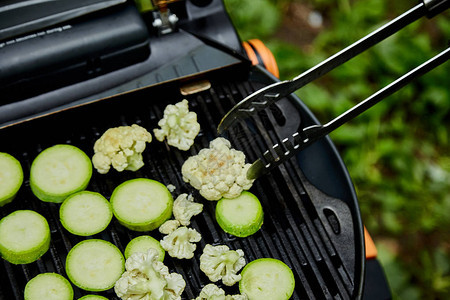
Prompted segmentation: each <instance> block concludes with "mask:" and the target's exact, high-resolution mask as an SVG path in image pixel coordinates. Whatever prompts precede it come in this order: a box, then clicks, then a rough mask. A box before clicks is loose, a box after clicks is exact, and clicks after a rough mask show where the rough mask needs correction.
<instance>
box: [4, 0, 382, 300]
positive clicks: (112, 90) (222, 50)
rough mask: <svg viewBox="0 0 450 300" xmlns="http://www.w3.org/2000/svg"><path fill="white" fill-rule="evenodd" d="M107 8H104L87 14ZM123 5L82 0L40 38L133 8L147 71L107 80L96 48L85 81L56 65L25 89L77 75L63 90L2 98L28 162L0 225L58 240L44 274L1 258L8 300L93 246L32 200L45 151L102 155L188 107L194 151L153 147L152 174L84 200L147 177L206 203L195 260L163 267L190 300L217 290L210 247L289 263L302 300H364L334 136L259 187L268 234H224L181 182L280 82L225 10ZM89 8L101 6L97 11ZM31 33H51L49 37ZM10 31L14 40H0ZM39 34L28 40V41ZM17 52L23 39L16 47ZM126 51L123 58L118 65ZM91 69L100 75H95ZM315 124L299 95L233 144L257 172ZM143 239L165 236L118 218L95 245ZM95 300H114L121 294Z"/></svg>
mask: <svg viewBox="0 0 450 300" xmlns="http://www.w3.org/2000/svg"><path fill="white" fill-rule="evenodd" d="M43 2H45V1H43ZM94 2H95V3H94ZM100 2H101V3H102V4H103V5H104V6H105V7H102V8H100V9H99V8H98V6H91V5H93V3H94V4H96V5H98V3H100ZM124 2H125V1H83V2H82V3H83V4H84V5H85V6H84V8H85V10H84V13H83V14H82V16H81V17H80V16H79V15H77V16H76V17H74V16H73V15H72V17H70V16H69V17H67V18H64V19H63V20H56V21H54V22H53V23H51V24H50V23H46V24H45V28H44V29H46V30H47V29H48V28H62V26H69V25H70V26H72V27H73V28H76V27H77V26H76V25H71V24H84V22H93V21H92V20H93V19H95V20H96V21H95V22H94V23H95V24H97V25H96V26H99V27H98V28H100V29H101V28H103V26H104V25H103V24H102V22H101V20H103V18H110V17H111V14H113V15H115V14H119V15H121V14H122V13H124V11H126V12H127V14H130V13H131V14H133V15H134V16H135V17H136V18H139V21H136V24H141V21H142V24H145V28H144V27H140V25H139V26H138V29H139V28H140V29H142V30H144V33H145V34H147V35H148V36H147V37H148V38H147V40H146V42H145V43H146V47H142V40H141V38H140V34H137V36H138V37H139V38H137V41H136V42H137V44H138V45H139V47H129V45H126V47H125V48H126V49H131V48H132V49H133V50H132V51H131V50H130V51H131V52H130V53H138V54H137V58H136V60H137V61H136V60H131V61H130V62H128V65H126V66H123V65H120V64H119V63H118V64H117V66H116V67H114V68H111V69H110V68H107V67H104V64H107V63H108V62H109V60H104V57H110V56H108V53H106V54H99V52H98V51H97V50H96V51H94V52H95V53H94V54H92V56H89V55H88V56H83V57H76V56H73V61H71V62H70V63H71V64H72V65H73V66H75V68H78V69H77V70H78V71H77V72H75V73H72V72H71V70H74V68H68V69H70V70H67V69H65V70H62V69H61V68H60V67H59V66H60V65H47V66H45V68H42V70H40V71H39V72H37V73H33V75H32V76H31V75H30V76H29V77H27V78H26V80H24V81H23V84H24V85H25V86H27V87H28V88H32V87H36V86H40V85H42V84H46V82H47V80H48V79H49V78H55V76H56V77H58V76H67V80H65V81H64V82H58V83H55V85H52V84H53V83H49V85H50V86H47V87H46V88H44V89H40V90H38V91H37V90H33V89H31V90H28V91H27V92H26V93H23V92H22V91H20V88H19V89H18V88H17V87H20V84H19V83H18V82H13V80H10V81H9V82H8V84H4V85H3V86H2V87H1V88H2V89H3V91H4V95H5V96H2V102H1V103H0V126H1V127H0V141H1V145H0V151H1V152H7V153H9V154H11V155H13V156H15V157H16V158H17V159H18V160H19V161H20V162H21V163H22V167H23V169H24V178H25V180H24V184H23V185H22V187H21V189H20V191H19V193H18V195H17V197H16V199H15V200H14V201H13V202H12V203H10V204H7V205H6V206H4V207H2V208H1V209H0V217H4V216H6V215H8V214H9V213H11V212H12V211H15V210H18V209H32V210H35V211H37V212H39V213H40V214H42V215H43V216H44V217H45V218H46V219H47V220H48V222H49V225H50V228H51V238H52V240H51V245H50V249H49V251H48V252H47V253H45V254H44V256H42V258H40V259H39V260H37V261H36V262H34V263H31V264H27V265H13V264H10V263H8V262H7V261H5V260H2V261H1V263H0V282H2V284H1V285H0V299H23V290H24V287H25V284H26V283H27V281H28V280H30V279H31V278H33V277H34V276H36V275H37V274H39V273H44V272H56V273H59V274H62V275H63V276H65V275H66V274H65V269H64V266H65V258H66V256H67V253H68V251H69V250H70V249H71V248H72V247H73V246H74V245H75V244H76V243H78V242H80V241H81V240H83V239H85V238H84V237H79V236H75V235H72V234H70V233H69V232H67V231H66V230H65V229H64V228H63V227H62V226H61V224H60V222H59V205H58V204H53V203H44V202H41V201H39V200H38V199H37V198H36V197H35V196H34V195H33V194H32V192H31V189H30V186H29V181H28V179H27V178H29V170H30V165H31V162H32V161H33V159H34V158H35V157H36V156H37V154H38V153H40V151H42V150H44V149H45V148H47V147H50V146H53V145H55V144H65V143H67V144H72V145H75V146H77V147H79V148H80V149H82V150H83V151H85V152H86V154H87V155H88V156H92V155H93V145H94V142H95V141H96V140H97V139H98V138H99V137H100V136H101V134H103V132H105V131H106V130H107V129H108V128H111V127H117V126H122V125H131V124H138V125H141V126H143V127H145V128H147V129H148V130H149V131H150V130H151V129H153V128H157V127H158V126H157V123H158V121H159V120H160V119H161V118H162V115H163V111H164V108H165V107H166V106H167V105H168V104H174V103H177V102H179V101H181V100H182V99H187V100H188V101H189V105H190V109H191V110H192V111H195V112H196V113H197V116H198V121H199V123H200V126H201V131H200V134H199V135H198V137H197V138H196V140H195V144H194V145H193V146H192V148H191V149H190V150H189V151H179V150H177V149H175V148H173V147H169V146H168V145H167V144H166V143H161V142H158V141H156V140H154V141H153V142H152V143H150V144H149V145H148V146H147V149H146V150H145V152H144V153H143V155H144V162H145V165H144V167H142V168H141V169H139V170H138V171H136V172H128V171H124V172H121V173H118V172H115V171H114V170H112V171H110V172H109V173H108V174H106V175H101V174H98V173H97V172H95V171H94V174H93V176H92V179H91V181H90V183H89V186H88V188H87V189H88V190H92V191H96V192H99V193H101V194H102V195H104V196H105V197H107V198H109V196H110V195H111V193H112V191H113V190H114V188H115V187H116V186H118V185H119V184H120V183H122V182H124V181H125V180H128V179H133V178H139V177H144V178H151V179H155V180H157V181H160V182H162V183H163V184H165V185H168V184H173V185H174V186H175V187H176V190H175V191H174V194H176V195H178V194H181V193H192V194H193V195H194V197H195V198H196V199H197V201H198V202H202V203H203V204H204V205H205V206H204V212H203V213H202V214H200V215H198V216H196V217H194V218H193V219H192V223H191V224H192V227H193V228H195V229H196V230H197V231H199V232H200V233H201V234H202V240H201V241H200V242H199V243H198V244H197V250H196V252H195V256H194V258H193V259H191V260H178V259H173V258H171V257H169V256H166V258H165V261H164V262H165V264H166V265H167V266H168V267H169V269H170V271H171V272H177V273H179V274H181V275H182V276H183V278H184V279H185V281H186V289H185V291H184V293H183V299H193V298H195V297H197V296H198V294H199V291H200V290H201V288H202V287H203V286H204V285H206V284H207V283H209V280H208V278H207V277H206V276H205V275H204V274H203V272H201V271H200V269H199V257H200V255H201V253H202V249H203V248H204V246H205V245H206V244H214V245H217V244H226V245H228V246H229V247H230V248H232V249H242V250H243V251H244V253H245V258H246V260H247V262H250V261H252V260H254V259H257V258H262V257H272V258H277V259H280V260H282V261H283V262H285V263H286V264H287V265H288V266H289V267H290V268H291V269H292V270H293V272H294V276H295V281H296V288H295V291H294V294H293V297H292V299H355V298H361V297H362V296H363V286H364V278H365V276H366V269H365V268H366V259H365V246H364V230H363V225H362V221H361V217H360V213H359V207H358V203H357V197H356V194H355V191H354V188H353V185H352V182H351V179H350V176H349V175H348V173H347V170H346V168H345V166H344V164H343V162H342V160H341V158H340V157H339V154H338V153H337V151H336V149H335V147H334V146H333V144H332V142H331V140H330V139H329V138H328V137H325V138H323V139H321V140H319V141H317V142H316V143H314V144H313V145H311V146H310V147H308V148H306V149H304V150H303V151H301V152H300V153H299V154H298V155H296V156H294V157H292V158H291V159H290V161H288V162H287V163H285V164H283V165H281V166H279V167H278V168H276V169H274V170H273V171H271V172H270V173H269V174H267V175H265V176H263V177H261V178H259V179H258V180H256V181H255V183H254V185H253V187H252V188H251V190H250V191H252V192H253V193H254V194H256V195H257V196H258V197H259V199H260V200H261V203H262V205H263V209H264V212H265V217H264V224H263V226H262V228H261V229H260V230H259V231H258V232H257V233H256V234H254V235H252V236H250V237H247V238H236V237H233V236H231V235H228V234H226V233H224V232H223V231H222V230H221V228H220V227H219V226H218V225H217V222H216V221H215V214H214V208H215V202H211V201H206V200H204V199H203V198H202V197H201V196H200V195H199V194H198V193H197V191H195V190H194V189H193V188H192V187H191V186H189V185H188V184H186V183H184V182H183V180H182V176H181V166H182V164H183V163H184V161H185V160H186V159H187V158H188V157H189V156H191V155H195V154H197V153H198V152H199V151H200V150H201V149H202V148H205V147H208V144H209V142H210V141H211V140H212V139H214V138H215V137H217V131H216V129H217V126H218V124H219V122H220V120H221V118H222V117H223V116H224V115H225V114H226V113H227V112H228V111H229V110H230V109H231V108H232V107H234V105H236V104H237V103H238V102H239V101H240V100H242V99H244V98H245V97H246V96H247V95H249V94H251V93H253V92H254V91H256V90H259V89H260V88H263V87H265V86H267V85H269V84H271V83H273V82H276V81H277V79H276V78H275V77H274V76H273V75H272V74H271V73H269V72H268V71H267V70H266V69H264V68H263V67H262V66H261V65H252V64H251V63H250V61H249V60H248V58H247V57H246V55H245V52H244V50H243V48H242V46H241V43H240V41H239V38H238V36H237V35H236V33H235V30H234V28H233V26H232V24H231V22H230V20H229V19H228V16H227V15H226V13H225V10H224V7H223V4H222V2H221V1H219V0H209V1H193V0H191V1H179V2H174V3H170V4H169V5H168V6H166V4H167V3H164V5H162V6H161V7H160V8H161V9H160V12H155V11H152V12H147V13H144V14H143V15H142V19H140V18H141V17H140V15H138V14H135V12H136V8H135V7H134V6H133V5H132V4H131V3H124ZM163 2H164V1H163ZM168 2H171V1H168ZM80 3H81V2H80ZM93 7H96V8H97V9H96V10H95V11H94V10H93V9H92V8H93ZM88 8H89V9H88ZM72 9H73V8H72ZM0 13H1V10H0ZM171 16H172V17H171ZM173 16H176V17H173ZM91 17H92V18H93V19H91ZM40 18H41V19H43V18H44V17H42V16H40ZM80 18H81V19H80ZM45 20H47V21H48V20H49V18H45ZM158 20H159V21H158ZM155 26H156V27H155ZM10 28H11V27H10ZM140 29H139V30H140ZM22 30H30V29H29V28H25V29H23V28H22ZM33 30H35V32H42V30H43V29H42V28H39V29H38V30H37V31H36V28H34V29H33ZM69 30H70V29H69ZM69 30H67V31H69ZM139 30H137V31H139ZM0 33H2V31H0ZM3 33H4V34H5V35H6V34H10V33H11V31H7V30H3ZM140 33H142V32H140ZM29 34H30V33H29V32H28V31H26V32H25V31H24V32H20V36H24V35H25V36H26V35H29ZM58 34H61V35H62V34H68V32H65V31H64V30H63V31H60V32H56V33H54V34H49V35H47V37H48V38H53V37H54V38H58V37H57V36H56V35H58ZM111 34H112V35H114V32H111ZM74 36H75V38H76V35H74ZM14 39H15V40H18V38H17V37H14ZM7 40H9V41H11V40H13V37H12V36H9V37H8V39H7ZM19 43H27V41H26V40H23V41H22V42H17V43H16V44H19ZM43 45H45V43H44V44H43ZM21 46H23V47H25V44H23V45H21ZM118 47H119V46H118ZM7 48H8V47H7V46H6V47H3V49H2V48H0V51H3V50H7ZM119 48H120V47H119ZM119 48H117V49H115V50H114V53H115V54H117V55H118V56H117V58H116V59H119V60H120V59H121V57H122V56H121V55H120V53H122V52H121V51H120V49H119ZM8 51H9V50H8ZM135 51H137V52H135ZM125 52H127V51H125ZM0 55H1V54H0ZM8 55H13V53H9V52H8ZM130 55H131V54H130ZM116 59H115V58H114V57H113V58H111V60H112V61H115V60H116ZM93 64H95V65H96V66H97V68H96V70H95V72H94V73H92V70H93V69H92V66H93ZM94 69H95V68H94ZM0 72H1V69H0ZM0 75H1V76H6V75H5V74H2V73H0ZM2 78H5V77H2ZM2 83H3V82H2ZM8 99H9V100H8ZM314 124H318V121H317V120H316V119H315V117H314V116H313V114H312V113H311V112H310V111H309V109H308V108H307V107H306V106H305V105H304V104H303V102H301V100H300V99H298V98H297V97H295V96H294V95H290V96H287V97H285V98H284V99H282V100H281V101H278V102H277V103H275V104H274V105H272V106H270V107H269V108H266V109H265V110H262V111H260V112H259V113H258V114H255V115H253V116H252V117H251V118H248V119H246V120H242V121H240V122H238V124H237V125H236V126H235V127H233V128H232V129H230V130H229V131H228V132H226V133H225V137H227V138H228V139H229V140H230V142H231V144H232V146H233V147H234V148H236V149H238V150H241V151H243V152H244V153H245V154H246V157H247V160H248V161H250V162H251V161H255V160H256V159H258V158H259V157H260V156H261V154H262V153H263V152H264V151H265V150H266V149H268V148H270V147H272V146H273V145H275V144H277V143H280V141H282V140H283V139H284V138H286V136H289V135H290V134H292V133H293V132H295V131H297V130H298V129H299V128H303V127H306V126H310V125H314ZM142 234H150V235H151V236H153V237H155V238H156V239H161V237H162V236H161V234H160V233H159V232H158V231H157V230H155V231H152V232H149V233H140V232H135V231H131V230H128V229H126V228H125V227H123V226H121V225H120V224H119V223H118V221H117V220H116V219H114V218H113V221H112V222H111V224H110V225H109V226H108V228H107V229H106V230H105V231H103V232H102V233H100V234H97V235H95V236H93V237H88V238H101V239H104V240H107V241H110V242H112V243H114V244H115V245H116V246H117V247H118V248H119V249H120V250H121V251H123V250H124V248H125V246H126V245H127V243H128V242H129V241H130V240H131V239H132V238H134V237H136V236H139V235H142ZM367 276H368V278H370V275H367ZM381 283H385V282H381ZM219 286H221V285H220V283H219ZM221 287H222V286H221ZM223 288H224V289H225V290H226V292H227V294H237V293H238V292H239V291H238V287H237V285H235V286H233V287H223ZM383 288H384V289H385V287H380V290H383ZM74 291H75V298H79V297H81V296H83V295H86V294H89V293H88V292H86V291H84V290H81V289H79V288H77V287H75V286H74ZM97 294H100V295H103V296H106V297H107V298H108V299H118V297H117V296H116V295H115V293H114V291H113V290H108V291H105V292H100V293H97ZM387 295H388V294H387ZM383 296H386V294H385V295H383Z"/></svg>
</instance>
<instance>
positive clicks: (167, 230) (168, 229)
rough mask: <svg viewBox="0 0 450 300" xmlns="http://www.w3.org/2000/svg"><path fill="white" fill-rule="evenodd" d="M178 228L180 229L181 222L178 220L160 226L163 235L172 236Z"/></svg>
mask: <svg viewBox="0 0 450 300" xmlns="http://www.w3.org/2000/svg"><path fill="white" fill-rule="evenodd" d="M178 227H180V222H179V221H178V220H168V221H166V222H164V223H163V224H162V225H161V226H159V232H161V233H162V234H171V233H172V232H174V231H175V230H176V229H177V228H178Z"/></svg>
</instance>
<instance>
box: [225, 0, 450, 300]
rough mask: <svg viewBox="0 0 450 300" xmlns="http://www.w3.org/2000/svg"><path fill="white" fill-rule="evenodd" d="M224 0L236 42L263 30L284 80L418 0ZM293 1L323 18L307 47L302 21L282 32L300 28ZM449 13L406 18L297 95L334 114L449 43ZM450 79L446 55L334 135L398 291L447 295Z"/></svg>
mask: <svg viewBox="0 0 450 300" xmlns="http://www.w3.org/2000/svg"><path fill="white" fill-rule="evenodd" d="M224 2H225V4H226V7H227V10H228V11H229V13H230V15H231V18H232V20H233V23H234V24H235V26H236V27H237V29H238V32H239V34H240V36H241V38H242V40H246V39H251V38H259V39H261V40H262V41H263V42H264V43H265V44H266V45H267V46H268V47H269V48H270V49H271V50H272V52H273V53H274V55H275V58H276V60H277V62H278V66H279V69H280V77H281V79H290V78H292V77H294V76H296V75H298V74H300V73H301V72H303V71H305V70H307V69H308V68H309V67H312V66H313V65H315V64H317V63H318V62H320V61H321V60H323V59H325V58H327V57H329V56H330V55H332V54H334V53H336V52H338V51H339V50H341V49H343V48H344V47H346V46H348V45H349V44H351V43H352V42H354V41H356V40H358V39H359V38H361V37H363V36H364V35H366V34H368V33H369V32H370V31H372V30H374V29H376V28H378V27H379V26H381V25H382V24H384V23H386V22H387V21H388V20H391V19H392V18H394V17H396V16H398V15H400V14H401V13H403V12H405V11H406V10H407V9H409V8H411V7H413V6H415V5H416V4H417V3H418V2H416V1H406V0H402V1H389V0H364V1H362V0H358V1H357V0H354V1H352V0H338V1H332V0H316V1H313V0H303V1H300V0H281V1H273V0H272V1H271V0H224ZM294 8H296V9H305V10H308V11H317V12H319V13H320V14H321V15H322V17H323V21H324V25H323V26H322V27H321V28H320V30H318V32H317V34H316V35H315V37H314V38H313V39H311V40H310V41H309V42H307V43H306V44H305V43H304V44H303V45H299V43H298V40H301V39H302V31H301V29H298V30H297V31H296V32H297V36H295V35H291V36H290V39H289V38H286V37H283V36H282V35H281V34H280V32H282V30H285V29H286V27H289V26H291V27H292V26H296V24H297V23H296V22H295V21H296V20H295V18H294V19H293V20H292V13H290V12H291V10H292V9H294ZM289 16H290V17H289ZM449 16H450V14H449V12H445V13H444V14H441V15H438V16H436V17H435V18H433V19H431V20H430V19H427V18H423V19H421V20H419V21H417V22H415V23H413V24H411V25H409V26H408V27H407V28H405V29H404V30H402V31H401V32H399V33H397V34H395V35H393V36H391V37H389V38H388V39H387V40H385V41H383V42H382V43H380V44H379V45H377V46H375V47H374V48H372V49H370V50H369V51H366V52H365V53H363V54H361V55H359V56H358V57H356V58H354V59H352V60H351V61H349V62H348V63H346V64H344V65H343V66H341V67H339V68H337V69H336V70H334V71H332V72H331V73H329V74H328V75H326V76H325V77H324V78H323V79H321V80H318V81H316V82H314V83H313V84H309V85H307V86H306V87H304V88H302V89H301V90H299V91H298V92H297V93H298V95H299V97H300V98H301V99H302V100H303V101H304V102H305V103H306V104H307V105H308V106H309V107H310V108H311V110H312V111H313V112H314V113H315V114H316V116H317V117H318V118H319V120H321V121H322V122H326V121H328V120H330V119H331V118H332V117H334V116H337V115H338V114H340V113H342V112H343V111H345V110H346V109H348V108H350V107H351V106H353V105H355V104H356V103H358V102H359V101H361V100H363V99H365V98H366V97H367V96H369V95H370V94H372V93H373V92H375V91H376V90H378V89H380V88H382V87H383V86H385V85H386V84H388V83H390V82H391V81H393V80H394V79H396V78H397V77H399V76H400V75H402V74H404V73H405V72H407V71H408V70H410V69H411V68H413V67H415V66H417V65H419V64H420V63H422V62H424V61H425V60H427V59H428V58H430V57H432V56H433V55H435V54H437V53H438V52H439V51H442V50H443V49H445V47H447V43H448V39H449V37H450V18H449ZM288 18H290V19H291V20H288ZM306 29H307V28H306ZM305 34H306V31H305ZM449 78H450V63H449V62H447V63H445V64H444V65H442V66H440V67H439V68H437V69H435V70H433V71H432V72H430V73H428V74H426V75H425V76H423V77H422V78H420V79H418V80H416V81H415V82H414V83H413V84H410V85H408V86H407V87H405V88H403V89H402V90H400V91H399V92H397V93H396V94H394V95H392V96H391V97H389V98H387V99H386V100H384V101H382V102H381V103H379V104H377V105H376V106H375V107H373V108H372V109H370V111H368V112H366V113H365V114H363V115H361V116H360V117H358V118H357V119H355V120H353V121H352V122H351V123H348V124H346V125H345V126H343V127H341V128H339V129H338V130H336V131H335V132H334V133H332V134H331V138H332V140H333V141H334V142H335V144H336V145H337V147H338V149H339V151H340V153H341V155H342V157H343V159H344V161H345V163H346V165H347V167H348V169H349V173H350V175H351V177H352V179H353V181H354V184H355V186H356V189H357V194H358V198H359V202H360V206H361V212H362V215H363V221H364V224H365V226H366V227H367V228H368V230H369V232H370V233H371V235H372V237H373V238H374V240H375V243H376V244H377V247H378V251H379V256H378V257H379V259H380V260H381V263H382V264H383V266H384V269H385V272H386V275H387V278H388V281H389V284H390V286H391V289H392V292H393V294H394V297H395V298H396V299H408V300H412V299H450V234H449V232H450V230H449V225H450V217H449V215H450V79H449Z"/></svg>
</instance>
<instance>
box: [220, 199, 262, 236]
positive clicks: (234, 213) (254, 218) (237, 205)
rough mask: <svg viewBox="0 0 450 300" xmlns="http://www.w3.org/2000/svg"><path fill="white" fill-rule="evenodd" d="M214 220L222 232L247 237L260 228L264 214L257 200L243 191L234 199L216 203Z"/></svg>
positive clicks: (221, 200)
mask: <svg viewBox="0 0 450 300" xmlns="http://www.w3.org/2000/svg"><path fill="white" fill-rule="evenodd" d="M216 220H217V223H218V224H219V226H220V227H221V228H222V229H223V231H225V232H227V233H229V234H232V235H234V236H237V237H247V236H249V235H252V234H254V233H255V232H257V231H258V230H259V229H260V228H261V225H262V223H263V220H264V213H263V209H262V206H261V203H260V202H259V200H258V198H257V197H256V196H255V195H253V194H252V193H250V192H247V191H243V192H242V193H241V195H239V196H238V197H236V198H233V199H227V198H222V199H220V200H219V202H217V205H216Z"/></svg>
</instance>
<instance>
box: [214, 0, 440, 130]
mask: <svg viewBox="0 0 450 300" xmlns="http://www.w3.org/2000/svg"><path fill="white" fill-rule="evenodd" d="M423 1H425V2H429V1H432V0H423ZM434 1H437V0H434ZM439 1H440V2H448V1H449V0H439ZM430 5H431V4H429V6H430ZM434 6H436V5H434ZM434 6H433V7H434ZM430 7H431V6H430ZM430 9H432V7H431V8H430ZM429 12H430V11H429V9H428V8H427V7H426V5H425V3H424V2H420V3H419V4H417V5H416V6H414V7H413V8H411V9H410V10H408V11H407V12H405V13H403V14H402V15H400V16H398V17H397V18H395V19H393V20H392V21H390V22H388V23H387V24H385V25H383V26H381V27H380V28H378V29H377V30H375V31H373V32H372V33H370V34H368V35H367V36H365V37H363V38H361V39H360V40H358V41H356V42H355V43H353V44H351V45H350V46H348V47H346V48H344V49H343V50H341V51H339V52H338V53H336V54H334V55H333V56H330V57H329V58H327V59H326V60H324V61H322V62H321V63H319V64H318V65H316V66H314V67H312V68H310V69H309V70H307V71H305V72H303V73H302V74H300V75H298V76H297V77H295V78H293V79H292V80H286V81H282V82H276V83H274V84H272V85H269V86H267V87H265V88H262V89H260V90H258V91H256V92H254V93H253V94H251V95H249V96H247V97H246V98H245V99H244V100H242V101H241V102H239V103H238V104H237V105H235V106H234V107H233V108H232V109H231V110H230V111H229V112H228V113H227V114H226V115H225V116H224V117H223V119H222V121H221V122H220V124H219V126H218V127H217V132H218V133H222V132H223V131H225V130H226V129H228V128H229V127H231V126H232V125H233V124H234V123H235V121H236V120H237V119H241V118H245V117H248V116H250V115H252V114H254V113H255V112H257V111H260V110H262V109H264V108H266V107H268V106H269V105H271V104H272V103H274V102H276V101H278V100H280V99H282V98H283V97H286V96H288V95H289V94H292V93H293V92H295V91H296V90H298V89H300V88H301V87H303V86H305V85H306V84H308V83H310V82H312V81H314V80H315V79H318V78H320V77H322V76H323V75H325V74H326V73H328V72H330V71H331V70H333V69H334V68H336V67H338V66H340V65H341V64H343V63H345V62H347V61H348V60H350V59H351V58H353V57H355V56H357V55H358V54H360V53H362V52H363V51H365V50H367V49H369V48H370V47H372V46H374V45H376V44H377V43H379V42H381V41H382V40H384V39H386V38H387V37H389V36H391V35H392V34H394V33H396V32H397V31H399V30H400V29H402V28H404V27H405V26H407V25H409V24H411V23H412V22H414V21H416V20H418V19H420V18H421V17H423V16H425V15H427V13H429Z"/></svg>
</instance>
